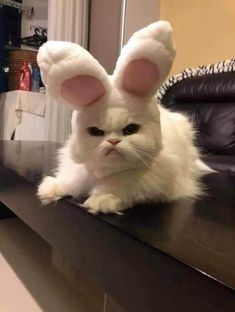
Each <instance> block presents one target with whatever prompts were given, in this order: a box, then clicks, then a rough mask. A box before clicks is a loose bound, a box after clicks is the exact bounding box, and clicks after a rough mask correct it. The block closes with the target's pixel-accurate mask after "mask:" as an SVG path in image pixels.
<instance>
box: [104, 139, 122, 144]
mask: <svg viewBox="0 0 235 312" xmlns="http://www.w3.org/2000/svg"><path fill="white" fill-rule="evenodd" d="M107 141H108V142H109V143H111V144H112V145H116V144H118V143H119V142H121V141H120V140H118V139H108V140H107Z"/></svg>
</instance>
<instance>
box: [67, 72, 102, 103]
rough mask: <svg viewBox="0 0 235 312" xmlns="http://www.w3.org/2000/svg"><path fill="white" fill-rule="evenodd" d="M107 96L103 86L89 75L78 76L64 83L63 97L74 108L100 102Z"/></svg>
mask: <svg viewBox="0 0 235 312" xmlns="http://www.w3.org/2000/svg"><path fill="white" fill-rule="evenodd" d="M104 94H105V89H104V86H103V84H102V83H101V82H100V81H99V80H98V79H96V78H94V77H92V76H88V75H78V76H75V77H73V78H70V79H68V80H66V81H65V82H63V84H62V85H61V95H62V96H63V97H64V98H65V100H66V101H68V102H69V103H71V104H72V105H74V106H84V105H88V104H91V103H93V102H95V101H96V100H98V99H99V98H100V97H101V96H102V95H104Z"/></svg>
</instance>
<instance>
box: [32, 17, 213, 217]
mask: <svg viewBox="0 0 235 312" xmlns="http://www.w3.org/2000/svg"><path fill="white" fill-rule="evenodd" d="M174 56H175V49H174V47H173V43H172V29H171V26H170V24H169V23H168V22H165V21H159V22H157V23H153V24H151V25H149V26H148V27H146V28H143V29H141V30H140V31H138V32H136V33H135V34H134V35H133V36H132V37H131V39H130V40H129V42H128V43H127V45H126V46H125V47H124V48H123V50H122V52H121V55H120V57H119V59H118V62H117V66H116V69H115V71H114V74H113V75H112V76H110V77H109V76H108V75H107V73H106V72H105V70H104V69H103V68H102V66H101V65H100V64H99V63H98V62H97V61H96V60H95V59H94V58H93V57H92V56H91V55H90V54H89V53H88V52H87V51H86V50H84V49H83V48H82V47H80V46H79V45H76V44H74V43H67V42H53V41H51V42H48V43H46V44H45V45H44V46H42V47H41V49H40V50H39V54H38V62H39V65H40V67H41V71H42V76H43V80H44V83H45V85H46V87H47V90H48V92H49V93H50V95H51V96H52V97H55V98H56V99H57V100H62V101H63V102H65V103H66V104H68V103H69V104H70V105H72V106H73V108H75V109H76V110H77V111H78V113H77V120H76V126H75V127H74V130H73V133H72V135H71V137H70V138H69V140H68V141H67V143H66V144H65V146H64V148H63V149H62V150H61V151H60V155H59V166H58V169H57V172H56V174H55V177H45V178H44V180H43V181H42V183H41V184H40V186H39V189H38V196H39V198H40V200H41V201H42V203H43V204H47V203H49V202H51V201H56V200H58V199H59V198H61V197H63V196H66V195H71V196H73V197H78V196H80V195H87V196H89V197H88V199H87V200H86V201H85V203H84V205H83V206H84V207H85V208H87V209H88V211H89V212H91V213H98V212H103V213H118V212H121V211H123V210H124V209H127V208H128V207H131V206H133V205H134V204H135V203H139V202H144V201H149V200H150V201H172V200H177V199H179V198H195V197H196V196H198V195H200V192H201V189H200V182H199V178H200V176H201V175H202V168H203V166H205V168H206V169H207V167H206V165H204V164H203V163H202V162H201V161H200V160H199V153H198V151H197V148H196V147H195V146H194V143H193V140H194V131H193V129H192V127H191V125H190V123H189V121H188V120H187V118H186V117H185V116H183V115H181V114H179V113H173V112H170V111H168V110H166V109H164V108H163V107H161V106H160V105H159V104H158V103H157V101H156V98H155V97H154V95H155V93H156V91H157V89H158V88H159V86H160V85H161V83H162V82H163V81H164V79H165V78H166V76H167V75H168V73H169V71H170V68H171V65H172V62H173V59H174Z"/></svg>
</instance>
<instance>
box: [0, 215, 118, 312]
mask: <svg viewBox="0 0 235 312" xmlns="http://www.w3.org/2000/svg"><path fill="white" fill-rule="evenodd" d="M71 276H72V278H71ZM19 311H20V312H21V311H24V312H42V311H43V312H62V311H63V312H75V311H76V312H124V310H123V309H122V308H121V307H120V306H119V305H118V304H117V303H116V302H115V301H114V300H113V299H112V298H111V297H110V296H108V295H107V294H105V292H104V291H103V289H102V288H101V287H99V286H98V285H96V284H95V283H94V282H92V281H90V280H89V279H88V278H87V277H85V276H84V275H82V274H81V273H80V272H78V271H77V270H76V271H75V268H74V267H72V266H70V265H69V263H68V262H67V261H65V259H63V257H61V256H60V255H59V254H58V253H57V252H55V251H52V250H51V248H50V247H49V245H47V243H45V242H44V241H43V240H42V239H41V238H40V237H39V236H38V235H37V234H35V233H34V232H33V231H32V230H31V229H30V228H29V227H28V226H26V225H25V224H24V223H23V222H21V221H20V220H19V219H18V218H10V219H3V220H0V312H19Z"/></svg>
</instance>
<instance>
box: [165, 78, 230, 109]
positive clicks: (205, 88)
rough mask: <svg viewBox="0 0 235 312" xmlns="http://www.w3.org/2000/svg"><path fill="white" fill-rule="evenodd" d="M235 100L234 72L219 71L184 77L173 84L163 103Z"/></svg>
mask: <svg viewBox="0 0 235 312" xmlns="http://www.w3.org/2000/svg"><path fill="white" fill-rule="evenodd" d="M224 101H226V102H235V73H234V72H230V73H219V74H209V75H204V76H195V77H190V78H186V79H184V80H182V81H180V82H178V83H176V84H175V85H173V86H172V87H171V88H170V89H169V90H168V91H167V93H166V94H165V95H164V98H163V103H169V104H170V103H175V102H181V103H182V102H188V103H205V102H216V103H219V102H224Z"/></svg>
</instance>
